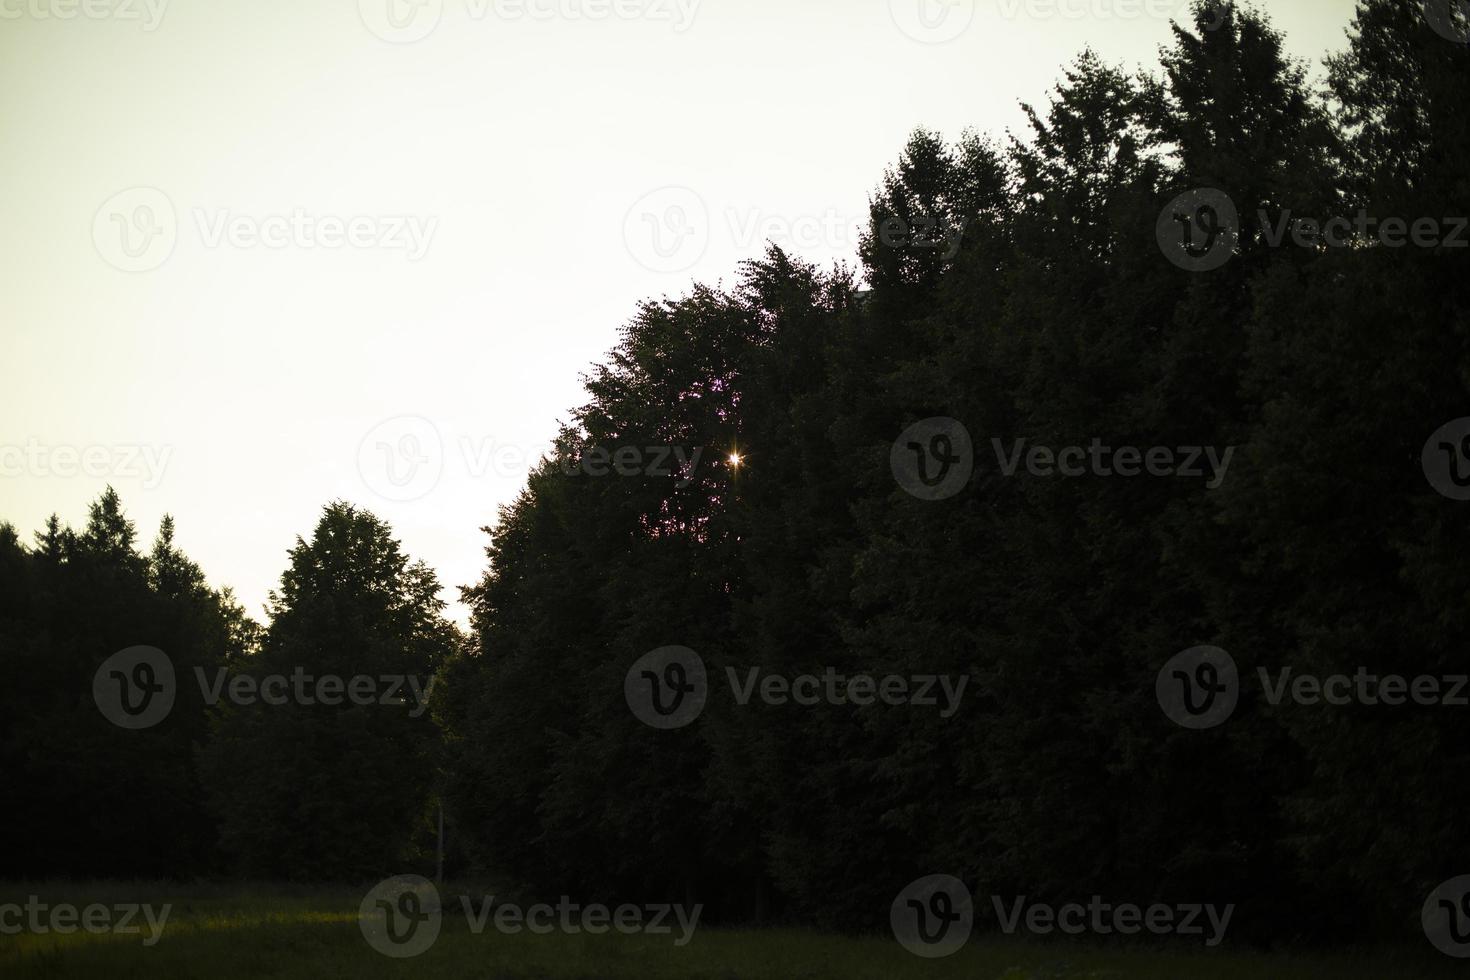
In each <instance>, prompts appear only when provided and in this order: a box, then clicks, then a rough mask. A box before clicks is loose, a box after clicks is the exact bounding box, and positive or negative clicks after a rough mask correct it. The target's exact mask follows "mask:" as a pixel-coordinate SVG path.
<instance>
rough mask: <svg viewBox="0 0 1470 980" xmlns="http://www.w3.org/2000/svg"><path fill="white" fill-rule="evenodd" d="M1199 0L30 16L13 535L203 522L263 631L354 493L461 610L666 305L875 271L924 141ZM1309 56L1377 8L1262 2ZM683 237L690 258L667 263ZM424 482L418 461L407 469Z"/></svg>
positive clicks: (575, 4) (15, 168) (19, 68)
mask: <svg viewBox="0 0 1470 980" xmlns="http://www.w3.org/2000/svg"><path fill="white" fill-rule="evenodd" d="M1185 7H1186V3H1185V0H1050V2H1046V0H327V2H320V0H319V2H315V3H301V2H299V0H296V2H284V0H0V215H3V219H4V220H3V223H0V336H3V347H0V351H3V358H0V365H3V372H4V383H3V385H0V520H8V521H10V522H11V523H14V524H15V525H16V526H17V528H18V529H19V531H20V532H21V534H22V536H23V537H25V538H26V539H27V540H28V539H29V536H30V533H31V532H32V531H34V530H36V529H38V528H40V527H41V525H42V524H43V522H44V521H45V518H46V516H47V515H48V514H50V513H52V512H53V511H54V512H56V513H58V514H60V516H61V518H62V519H63V521H65V522H68V523H70V524H72V525H73V526H80V525H81V524H82V523H84V521H85V518H86V506H87V504H88V502H89V501H91V500H93V499H95V498H96V496H97V495H98V494H99V493H100V492H101V491H102V489H103V488H104V487H105V486H106V485H107V484H108V483H112V484H113V485H114V486H116V487H117V489H118V491H119V493H120V494H121V495H122V498H123V502H124V504H125V506H126V508H127V510H128V512H129V514H130V516H131V517H132V518H133V519H134V520H135V521H136V522H137V524H138V528H139V532H140V536H141V537H142V538H143V540H144V543H145V544H147V543H150V542H151V540H152V538H153V536H154V534H155V533H156V530H157V526H158V521H159V519H160V517H161V516H162V515H163V514H164V513H172V514H173V515H174V516H175V518H176V519H177V521H178V540H179V543H180V545H181V546H182V547H183V549H184V550H185V551H186V552H187V553H188V554H189V555H190V556H191V557H193V558H194V559H195V560H196V561H198V562H199V563H200V564H201V565H202V566H203V567H204V570H205V572H206V573H207V574H208V575H209V577H210V581H211V582H212V583H213V584H215V585H217V586H219V585H230V586H233V587H234V588H235V590H236V591H237V592H238V594H239V595H240V597H241V598H242V600H243V601H244V602H245V604H246V605H247V607H248V608H249V610H250V611H251V612H252V614H254V615H256V616H257V617H259V618H261V619H262V620H263V619H264V617H263V614H262V613H261V605H262V603H263V602H264V601H265V597H266V593H267V592H268V590H269V589H271V588H272V587H273V586H275V585H276V583H277V582H278V581H279V577H280V574H281V571H282V570H283V569H284V567H285V563H286V551H287V549H288V548H290V547H291V546H292V544H293V543H294V541H295V538H296V536H297V535H306V534H308V533H309V532H310V530H311V528H312V526H313V525H314V524H315V522H316V519H317V515H318V513H319V511H320V509H321V507H322V505H323V504H325V503H326V502H327V501H329V500H332V499H336V498H343V499H347V500H350V501H353V502H356V503H359V504H361V505H362V506H364V507H367V508H369V509H371V510H373V511H374V512H376V513H377V514H378V515H379V516H381V517H383V518H385V519H386V520H388V521H389V522H390V523H391V524H392V525H393V527H394V529H395V531H396V533H397V535H398V537H399V538H400V540H401V541H402V542H403V544H404V547H405V549H406V550H407V551H408V553H409V554H410V555H412V556H413V557H415V558H422V559H424V560H425V561H427V562H428V563H429V564H430V565H431V566H433V567H434V568H435V569H436V570H437V571H438V573H439V576H440V578H441V580H442V581H443V582H444V584H445V585H446V594H445V597H446V598H448V599H451V600H456V601H455V604H454V605H453V606H452V607H451V610H452V612H453V614H454V615H455V618H457V619H459V620H460V621H461V622H462V621H463V618H464V610H463V608H462V607H460V606H459V605H458V603H457V599H458V591H457V589H456V588H455V587H456V586H459V585H463V584H468V583H471V582H473V581H475V580H476V579H478V578H479V576H480V574H481V573H482V572H483V570H484V567H485V559H484V555H483V548H484V545H485V543H486V539H485V536H484V535H483V534H481V533H480V531H479V528H480V527H481V526H482V525H486V524H491V523H493V522H494V520H495V516H496V511H497V507H498V506H499V505H500V504H503V503H506V502H508V501H509V500H511V499H512V498H513V497H514V496H515V494H516V493H517V491H518V490H519V489H520V488H521V486H522V485H523V484H524V480H525V473H526V470H527V467H528V465H529V463H530V462H531V461H534V459H535V457H536V456H537V455H538V454H539V453H540V452H541V450H542V449H543V448H544V447H545V446H546V445H547V443H548V442H549V440H550V439H551V437H552V436H553V435H554V433H555V431H556V423H557V420H558V419H565V418H566V417H567V415H568V410H569V409H570V408H572V407H573V406H575V405H579V404H581V403H582V402H584V401H585V396H584V394H583V392H582V390H581V387H580V384H579V382H578V376H579V374H580V373H581V372H582V371H584V370H586V369H587V367H588V366H589V365H590V364H591V363H592V362H594V361H597V360H600V359H601V358H602V356H603V354H604V353H605V352H606V351H607V350H608V349H609V348H610V347H611V346H612V345H613V344H614V343H615V341H616V332H617V328H618V327H619V326H620V325H621V324H622V323H623V322H624V321H625V320H627V319H628V317H629V316H630V315H631V314H632V312H633V311H634V309H635V306H636V304H637V302H638V301H639V300H640V299H641V298H644V297H650V296H659V295H663V294H665V293H667V294H671V295H677V294H679V293H681V292H683V291H685V290H686V289H687V287H688V286H689V284H690V283H691V282H692V281H694V280H700V281H708V282H714V281H716V280H719V279H721V278H724V279H725V280H726V281H727V282H729V281H731V279H732V278H733V275H734V273H735V270H736V266H737V263H738V262H739V261H740V260H741V259H744V258H748V257H752V256H754V255H756V254H758V253H759V252H760V251H761V250H762V247H763V242H764V241H765V240H766V239H767V238H774V239H775V240H776V241H777V242H778V243H780V244H783V245H786V246H788V247H789V248H790V250H791V251H793V252H795V253H797V254H799V255H801V256H804V257H806V258H808V259H811V260H814V261H817V262H819V263H820V264H823V265H828V264H830V263H831V262H832V261H833V260H835V259H838V258H846V259H848V260H849V261H852V260H854V258H855V253H856V243H857V227H858V225H859V223H860V222H861V221H862V220H863V217H864V214H865V210H866V204H867V199H868V195H869V193H870V191H871V190H872V189H873V187H874V186H875V185H876V183H877V182H878V180H879V179H880V177H881V175H882V172H883V169H884V167H885V166H887V165H889V164H891V163H892V162H893V161H894V160H895V159H896V157H897V155H898V153H899V151H900V150H901V148H902V146H903V144H904V141H905V139H906V137H907V135H908V134H909V132H910V131H911V130H912V129H913V128H914V127H916V126H920V125H923V126H926V127H929V128H932V129H936V130H939V131H940V132H942V133H944V134H945V135H947V136H949V137H957V136H959V135H960V133H961V132H962V131H963V130H964V129H966V128H974V129H977V130H979V131H981V132H991V133H994V134H996V135H1001V134H1003V132H1004V130H1005V129H1006V128H1007V127H1010V128H1013V129H1019V128H1020V127H1021V125H1022V117H1021V114H1020V112H1019V110H1018V108H1017V105H1018V102H1020V101H1022V100H1025V101H1030V102H1033V103H1043V102H1044V101H1045V97H1046V93H1047V91H1048V89H1049V88H1050V86H1051V85H1052V84H1053V83H1054V82H1055V80H1056V79H1057V77H1058V76H1059V74H1060V71H1061V68H1062V66H1063V65H1064V63H1066V62H1068V61H1070V60H1071V59H1072V58H1073V57H1074V56H1075V55H1076V54H1077V53H1078V52H1079V51H1080V50H1081V49H1082V48H1083V47H1085V46H1088V45H1090V46H1092V47H1093V48H1094V49H1095V50H1096V51H1097V52H1098V53H1099V54H1100V55H1101V56H1102V57H1103V58H1104V59H1106V60H1108V61H1110V62H1113V63H1121V64H1123V65H1125V66H1127V67H1129V68H1136V67H1139V66H1144V67H1148V68H1150V69H1154V68H1155V67H1156V65H1157V48H1158V46H1159V45H1160V44H1162V43H1165V42H1166V40H1167V37H1168V18H1169V16H1175V17H1179V16H1181V15H1182V14H1183V12H1184V10H1185ZM1268 9H1269V10H1270V11H1271V14H1272V17H1273V19H1274V20H1275V23H1276V25H1277V27H1279V28H1281V29H1283V30H1284V31H1285V32H1286V34H1287V39H1288V44H1289V46H1290V49H1291V51H1292V52H1293V53H1294V54H1296V55H1298V56H1301V57H1306V58H1310V59H1312V60H1313V61H1320V56H1321V55H1322V54H1323V53H1324V52H1326V51H1328V50H1338V49H1340V48H1341V47H1343V45H1344V43H1345V42H1344V30H1345V29H1346V27H1347V24H1348V22H1349V19H1350V17H1351V13H1352V9H1353V3H1352V0H1280V2H1277V3H1273V4H1270V5H1268ZM655 233H657V235H658V237H655ZM390 464H391V465H390Z"/></svg>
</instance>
